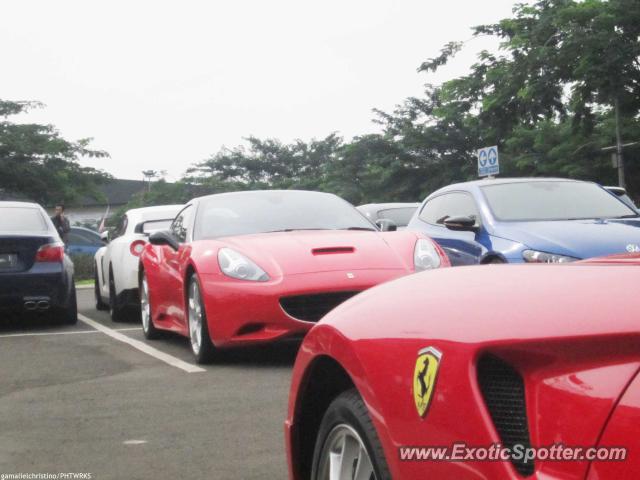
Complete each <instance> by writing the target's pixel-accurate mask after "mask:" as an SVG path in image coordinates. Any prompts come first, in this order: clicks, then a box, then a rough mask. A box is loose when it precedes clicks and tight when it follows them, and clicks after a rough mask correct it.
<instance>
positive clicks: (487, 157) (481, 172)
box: [478, 146, 500, 177]
mask: <svg viewBox="0 0 640 480" xmlns="http://www.w3.org/2000/svg"><path fill="white" fill-rule="evenodd" d="M499 173H500V160H499V158H498V147H497V146H493V147H486V148H481V149H480V150H478V176H479V177H492V176H494V175H498V174H499Z"/></svg>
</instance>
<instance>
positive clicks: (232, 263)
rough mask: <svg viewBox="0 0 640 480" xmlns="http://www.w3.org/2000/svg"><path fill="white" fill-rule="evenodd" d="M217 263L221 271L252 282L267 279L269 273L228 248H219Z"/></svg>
mask: <svg viewBox="0 0 640 480" xmlns="http://www.w3.org/2000/svg"><path fill="white" fill-rule="evenodd" d="M218 264H219V265H220V270H222V273H224V274H225V275H227V276H229V277H232V278H237V279H238V280H251V281H254V282H266V281H267V280H269V275H267V273H266V272H265V271H264V270H262V269H261V268H260V267H259V266H258V265H256V264H255V263H253V262H252V261H251V260H249V259H248V258H247V257H245V256H244V255H242V254H241V253H238V252H236V251H235V250H231V249H230V248H221V249H220V250H219V251H218Z"/></svg>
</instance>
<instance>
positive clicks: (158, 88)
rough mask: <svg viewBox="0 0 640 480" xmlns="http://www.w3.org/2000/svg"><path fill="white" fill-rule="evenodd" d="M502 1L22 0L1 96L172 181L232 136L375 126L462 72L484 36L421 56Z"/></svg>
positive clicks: (465, 34)
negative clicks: (432, 67)
mask: <svg viewBox="0 0 640 480" xmlns="http://www.w3.org/2000/svg"><path fill="white" fill-rule="evenodd" d="M513 3H514V2H513V1H512V0H490V1H485V2H479V1H477V0H446V1H434V0H421V1H416V0H406V1H404V0H395V1H394V0H385V1H381V0H355V1H354V0H340V1H338V0H323V1H316V2H308V1H303V0H272V1H267V0H232V1H214V0H209V1H181V2H178V1H173V2H164V1H134V0H128V1H113V0H111V1H109V2H97V1H89V0H77V1H67V0H56V1H51V0H40V1H32V0H21V1H14V2H2V3H1V4H0V18H2V27H1V28H0V45H2V47H1V52H2V65H3V68H2V72H0V86H1V88H0V98H3V99H7V100H39V101H41V102H43V103H45V104H46V108H45V109H44V110H41V111H34V112H32V113H30V114H29V115H28V116H26V117H22V118H21V119H20V120H21V121H33V122H46V123H51V124H53V125H55V126H56V127H57V128H58V129H59V130H60V132H61V133H62V135H63V136H64V137H65V138H68V139H70V140H76V139H79V138H84V137H93V138H94V142H93V144H92V145H93V146H94V147H95V148H99V149H104V150H106V151H108V152H109V153H110V154H111V159H107V160H100V161H88V160H87V161H83V163H84V164H85V165H91V166H96V167H99V168H103V169H105V170H107V171H108V172H110V173H112V174H113V175H115V176H116V177H119V178H140V177H141V174H140V172H141V171H142V170H144V169H155V170H167V171H168V172H169V174H170V176H169V178H170V179H176V178H179V176H180V175H181V174H182V173H183V172H184V171H185V170H186V168H187V167H189V166H190V165H191V164H192V163H194V162H197V161H201V160H203V159H205V158H207V157H208V156H210V155H211V154H213V153H215V152H217V151H218V150H219V149H220V148H221V147H222V146H227V147H234V146H236V145H238V144H242V143H243V137H247V136H249V135H255V136H258V137H263V138H264V137H275V138H278V139H281V140H282V141H285V142H288V141H291V140H294V139H296V138H300V139H303V140H309V139H311V138H313V137H315V138H322V137H324V136H326V135H328V134H330V133H331V132H334V131H337V132H339V133H340V134H341V135H343V136H344V137H345V138H347V139H350V138H351V137H353V136H355V135H361V134H365V133H371V132H376V131H378V127H377V126H376V125H375V124H373V123H372V122H371V119H372V117H373V116H372V113H371V109H372V108H380V109H383V110H391V109H392V108H393V107H394V105H396V104H398V103H400V102H402V100H403V99H404V98H406V97H408V96H414V95H420V94H421V92H422V90H423V85H424V84H425V83H440V82H442V81H443V80H446V79H447V78H450V77H452V76H455V75H459V74H462V73H464V72H465V71H466V69H467V68H468V66H469V65H470V64H471V63H472V62H473V61H474V59H475V54H476V53H477V51H479V50H480V49H482V48H495V45H496V43H495V42H494V41H492V40H491V39H480V40H473V41H472V42H469V43H468V45H467V47H466V49H465V50H464V51H463V53H461V54H460V55H459V57H458V59H457V60H456V62H455V63H454V64H452V65H451V66H450V67H448V68H446V69H444V70H442V71H441V72H439V73H438V74H437V75H433V74H431V75H427V74H424V73H423V74H418V73H417V72H416V69H417V67H418V66H419V65H420V63H421V62H422V61H423V60H426V59H428V58H430V57H433V56H435V55H437V54H438V52H439V51H440V49H441V47H442V46H443V45H444V44H445V43H446V42H448V41H451V40H466V39H468V38H469V37H470V36H471V34H470V27H472V26H474V25H478V24H482V23H488V22H494V21H496V20H498V19H501V18H504V17H508V16H509V15H510V14H511V8H512V5H513Z"/></svg>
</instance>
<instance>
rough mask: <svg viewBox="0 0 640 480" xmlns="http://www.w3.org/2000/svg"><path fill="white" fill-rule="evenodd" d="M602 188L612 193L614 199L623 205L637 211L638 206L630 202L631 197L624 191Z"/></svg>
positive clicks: (617, 188)
mask: <svg viewBox="0 0 640 480" xmlns="http://www.w3.org/2000/svg"><path fill="white" fill-rule="evenodd" d="M604 188H605V189H606V190H608V191H609V192H611V193H613V194H614V195H615V196H616V197H618V198H619V199H620V201H621V202H623V203H624V204H625V205H627V206H628V207H631V208H633V209H634V210H635V211H636V212H637V211H638V206H637V205H636V204H635V203H633V200H631V197H629V194H628V193H627V190H626V189H624V188H622V187H604Z"/></svg>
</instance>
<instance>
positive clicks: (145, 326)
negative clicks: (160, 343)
mask: <svg viewBox="0 0 640 480" xmlns="http://www.w3.org/2000/svg"><path fill="white" fill-rule="evenodd" d="M145 282H147V274H146V273H145V272H144V270H142V275H141V276H140V285H139V291H140V320H141V323H142V333H143V334H144V337H145V338H146V339H147V340H155V339H157V338H159V337H160V330H158V329H157V328H156V326H155V325H154V324H153V313H152V310H151V302H150V301H149V284H148V283H147V284H146V286H145ZM145 300H146V302H147V304H146V305H147V309H146V310H145V303H144V302H145ZM145 315H148V318H147V319H145V317H144V316H145Z"/></svg>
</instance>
